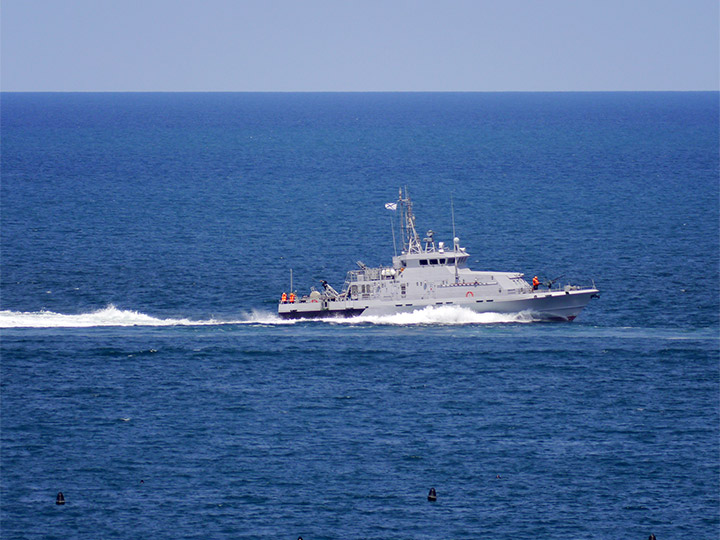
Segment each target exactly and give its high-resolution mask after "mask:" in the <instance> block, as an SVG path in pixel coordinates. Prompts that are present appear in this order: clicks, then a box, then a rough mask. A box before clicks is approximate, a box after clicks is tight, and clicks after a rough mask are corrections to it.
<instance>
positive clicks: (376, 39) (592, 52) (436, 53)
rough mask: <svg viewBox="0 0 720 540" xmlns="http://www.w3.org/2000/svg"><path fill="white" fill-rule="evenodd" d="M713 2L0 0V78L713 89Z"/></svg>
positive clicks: (53, 87)
mask: <svg viewBox="0 0 720 540" xmlns="http://www.w3.org/2000/svg"><path fill="white" fill-rule="evenodd" d="M719 6H720V0H432V1H431V0H294V1H293V0H2V4H1V5H0V89H1V90H2V91H62V92H87V91H163V92H165V91H168V92H174V91H273V92H293V91H333V92H334V91H626V90H630V91H635V90H718V89H720V82H719V79H720V75H719V72H720V67H719V66H720V53H719V51H720V38H719V28H720V7H719Z"/></svg>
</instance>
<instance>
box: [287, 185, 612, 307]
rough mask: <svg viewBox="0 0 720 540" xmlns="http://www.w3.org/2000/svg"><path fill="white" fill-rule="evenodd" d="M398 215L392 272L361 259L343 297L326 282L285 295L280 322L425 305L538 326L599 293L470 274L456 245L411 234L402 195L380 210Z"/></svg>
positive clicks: (411, 219)
mask: <svg viewBox="0 0 720 540" xmlns="http://www.w3.org/2000/svg"><path fill="white" fill-rule="evenodd" d="M385 206H386V207H387V208H389V209H391V210H398V209H399V211H400V214H401V215H400V222H401V235H402V241H403V246H402V251H401V253H400V255H396V256H395V257H393V260H392V266H380V267H377V268H370V267H368V266H366V265H365V264H364V263H362V262H360V261H358V263H357V264H358V267H359V268H358V269H357V270H351V271H350V272H348V274H347V278H346V281H345V285H344V286H343V288H342V290H341V292H338V291H337V290H335V289H334V288H333V287H332V286H330V285H329V284H328V282H327V281H322V282H321V283H322V290H320V291H318V290H316V289H315V288H314V287H313V288H312V289H311V292H310V293H309V294H308V295H305V296H302V297H297V296H296V295H295V293H294V292H291V293H290V295H289V296H288V295H287V294H286V293H283V294H282V299H281V300H280V303H279V304H278V315H279V316H280V317H282V318H284V319H300V318H319V317H323V318H325V317H354V316H357V315H364V316H365V315H368V316H369V315H394V314H397V313H408V312H412V311H417V310H422V309H426V308H429V307H439V306H448V305H450V306H459V307H462V308H465V309H470V310H472V311H475V312H479V313H483V312H493V313H520V312H528V313H529V314H530V315H531V316H532V317H533V318H537V319H540V320H559V321H572V320H573V319H574V318H575V317H577V315H578V314H579V313H580V311H582V309H583V308H584V307H585V306H586V305H587V304H588V302H590V299H591V298H594V297H597V296H598V295H599V291H598V289H596V288H595V285H594V284H593V285H592V286H591V287H580V286H576V285H565V286H564V287H558V286H554V281H556V280H552V281H549V282H548V283H547V284H545V286H540V285H539V284H538V280H537V277H536V278H534V280H533V285H530V284H529V283H528V282H527V281H525V279H524V277H523V276H524V274H521V273H519V272H492V271H474V270H471V269H470V268H468V265H467V261H468V257H469V256H470V255H469V253H468V252H467V250H466V249H465V248H464V247H460V239H459V238H457V237H455V238H453V245H452V247H448V246H446V245H445V244H444V242H437V243H436V242H435V238H434V233H433V231H428V232H427V235H426V236H425V238H424V239H423V241H422V242H421V241H420V237H419V236H418V234H417V232H416V230H415V215H414V214H413V211H412V202H411V201H410V197H409V196H408V194H407V189H406V190H405V194H404V195H403V192H402V190H400V193H399V196H398V201H397V202H396V203H388V204H386V205H385Z"/></svg>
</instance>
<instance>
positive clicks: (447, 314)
mask: <svg viewBox="0 0 720 540" xmlns="http://www.w3.org/2000/svg"><path fill="white" fill-rule="evenodd" d="M533 320H534V319H533V317H532V316H531V315H530V314H529V313H507V314H506V313H475V312H474V311H471V310H469V309H465V308H461V307H457V306H442V307H427V308H425V309H423V310H418V311H413V312H411V313H398V314H395V315H385V316H367V317H362V316H360V317H352V318H349V319H312V322H313V323H316V324H320V323H330V324H348V325H356V324H376V325H397V326H413V325H427V324H441V325H463V324H498V323H527V322H533ZM309 321H310V320H309V319H281V318H280V317H278V316H277V315H275V314H271V313H267V312H262V311H254V312H253V313H252V314H250V315H248V316H246V317H245V318H243V319H239V320H218V319H208V320H201V321H197V320H192V319H160V318H157V317H153V316H151V315H146V314H144V313H140V312H138V311H132V310H123V309H117V308H116V307H115V306H113V305H109V306H108V307H106V308H104V309H101V310H98V311H93V312H90V313H81V314H77V315H67V314H63V313H54V312H52V311H35V312H19V311H7V310H6V311H0V328H92V327H103V326H213V325H225V324H261V325H288V324H297V323H302V322H309Z"/></svg>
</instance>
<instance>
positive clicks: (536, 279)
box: [533, 276, 540, 291]
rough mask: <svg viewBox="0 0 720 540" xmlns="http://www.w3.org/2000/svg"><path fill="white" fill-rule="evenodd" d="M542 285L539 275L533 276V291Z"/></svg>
mask: <svg viewBox="0 0 720 540" xmlns="http://www.w3.org/2000/svg"><path fill="white" fill-rule="evenodd" d="M539 286H540V280H539V279H538V277H537V276H535V277H534V278H533V291H537V288H538V287H539Z"/></svg>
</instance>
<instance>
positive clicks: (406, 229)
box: [398, 186, 422, 253]
mask: <svg viewBox="0 0 720 540" xmlns="http://www.w3.org/2000/svg"><path fill="white" fill-rule="evenodd" d="M398 203H399V204H400V212H401V220H402V221H401V223H402V225H401V226H402V236H403V251H404V252H405V253H422V246H421V245H420V237H419V236H418V233H417V231H416V230H415V215H414V214H413V211H412V201H411V200H410V196H409V195H408V189H407V186H406V187H405V196H404V197H403V192H402V189H400V193H399V196H398Z"/></svg>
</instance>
